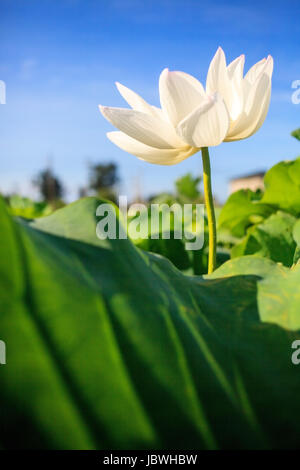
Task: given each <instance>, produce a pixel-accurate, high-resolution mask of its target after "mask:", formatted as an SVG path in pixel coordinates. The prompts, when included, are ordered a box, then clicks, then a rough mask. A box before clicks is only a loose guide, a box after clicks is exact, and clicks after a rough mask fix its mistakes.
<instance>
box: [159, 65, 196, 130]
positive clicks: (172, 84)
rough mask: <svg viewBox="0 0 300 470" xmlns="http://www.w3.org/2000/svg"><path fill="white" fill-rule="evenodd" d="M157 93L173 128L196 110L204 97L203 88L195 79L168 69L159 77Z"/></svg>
mask: <svg viewBox="0 0 300 470" xmlns="http://www.w3.org/2000/svg"><path fill="white" fill-rule="evenodd" d="M159 93H160V102H161V107H162V109H163V111H164V112H165V114H166V115H167V116H168V118H169V120H170V122H171V123H172V124H173V125H174V126H176V125H177V124H178V122H179V121H181V120H182V119H183V118H184V117H185V116H187V115H188V114H189V113H190V112H191V111H193V110H194V109H195V108H197V107H198V106H199V105H200V103H201V102H202V100H203V97H204V96H205V92H204V89H203V86H202V85H201V83H200V82H199V80H197V79H196V78H195V77H193V76H192V75H189V74H187V73H184V72H170V71H169V70H168V69H164V70H163V72H162V73H161V75H160V78H159Z"/></svg>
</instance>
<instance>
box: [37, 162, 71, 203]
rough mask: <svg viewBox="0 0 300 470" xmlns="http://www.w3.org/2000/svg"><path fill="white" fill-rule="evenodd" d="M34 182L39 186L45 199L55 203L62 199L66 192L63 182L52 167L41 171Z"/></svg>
mask: <svg viewBox="0 0 300 470" xmlns="http://www.w3.org/2000/svg"><path fill="white" fill-rule="evenodd" d="M32 183H33V185H34V186H36V187H37V188H38V190H39V192H40V195H41V197H42V198H43V200H44V201H47V202H50V203H53V202H55V201H58V200H60V199H61V198H62V196H63V194H64V187H63V184H62V183H61V181H60V180H59V179H58V177H57V176H55V175H54V173H53V172H52V170H51V169H50V168H47V169H46V170H42V171H40V173H39V174H38V175H37V176H36V177H35V178H34V180H33V182H32Z"/></svg>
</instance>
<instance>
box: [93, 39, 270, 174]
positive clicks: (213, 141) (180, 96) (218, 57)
mask: <svg viewBox="0 0 300 470" xmlns="http://www.w3.org/2000/svg"><path fill="white" fill-rule="evenodd" d="M243 67H244V56H240V57H238V58H237V59H235V60H234V61H233V62H231V64H229V65H228V66H226V60H225V55H224V52H223V50H222V49H221V48H219V49H218V50H217V52H216V54H215V56H214V58H213V60H212V61H211V64H210V66H209V70H208V75H207V83H206V91H205V90H204V88H203V86H202V84H201V83H200V82H199V81H198V80H197V79H196V78H194V77H192V76H191V75H189V74H187V73H184V72H170V71H169V70H168V69H165V70H163V72H162V73H161V75H160V79H159V93H160V102H161V109H160V108H157V107H155V106H151V105H150V104H148V103H147V102H146V101H145V100H143V98H141V97H140V96H139V95H137V94H136V93H135V92H133V91H132V90H129V89H128V88H126V87H125V86H123V85H121V84H120V83H117V84H116V85H117V88H118V90H119V92H120V93H121V95H122V96H123V98H124V99H125V100H126V101H127V103H128V104H129V105H130V106H131V108H132V109H124V108H111V107H106V106H100V110H101V112H102V114H103V116H104V117H105V118H106V119H107V120H108V121H109V122H111V124H113V125H114V126H115V127H117V128H118V129H119V130H120V131H119V132H118V131H117V132H109V133H108V134H107V137H108V138H109V139H110V140H111V141H112V142H113V143H115V144H116V145H117V146H118V147H120V148H121V149H123V150H125V151H126V152H129V153H131V154H133V155H135V156H137V157H138V158H140V159H141V160H146V161H148V162H150V163H156V164H160V165H174V164H176V163H179V162H180V161H182V160H184V159H186V158H188V157H190V156H191V155H193V154H194V153H196V152H198V151H199V150H200V149H201V148H203V147H211V146H216V145H219V144H220V143H221V142H223V141H232V140H239V139H244V138H246V137H249V136H250V135H252V134H254V132H256V131H257V130H258V129H259V127H260V126H261V125H262V123H263V121H264V119H265V117H266V114H267V111H268V107H269V101H270V94H271V76H272V69H273V59H272V58H271V57H270V56H269V57H268V58H267V59H263V60H262V61H260V62H258V63H257V64H255V65H254V66H253V67H252V68H251V69H250V70H249V72H248V73H247V74H246V76H245V77H244V78H243Z"/></svg>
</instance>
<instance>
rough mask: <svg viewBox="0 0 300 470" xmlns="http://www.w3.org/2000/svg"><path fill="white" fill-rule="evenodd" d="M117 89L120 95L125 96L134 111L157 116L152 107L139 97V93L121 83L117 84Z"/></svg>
mask: <svg viewBox="0 0 300 470" xmlns="http://www.w3.org/2000/svg"><path fill="white" fill-rule="evenodd" d="M116 87H117V88H118V91H119V93H120V95H122V96H123V98H124V100H125V101H127V103H128V104H129V106H131V107H132V109H135V110H136V111H141V112H143V113H146V114H151V115H155V112H154V110H153V109H152V106H151V105H150V104H149V103H147V102H146V101H145V100H144V99H143V98H142V97H141V96H140V95H138V94H137V93H135V92H134V91H132V90H130V89H129V88H127V87H126V86H124V85H122V84H121V83H119V82H116Z"/></svg>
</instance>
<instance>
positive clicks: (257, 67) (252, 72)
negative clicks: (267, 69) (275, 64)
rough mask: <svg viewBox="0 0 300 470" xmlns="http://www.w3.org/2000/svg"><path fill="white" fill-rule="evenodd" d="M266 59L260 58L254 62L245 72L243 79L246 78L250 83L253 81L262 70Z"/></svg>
mask: <svg viewBox="0 0 300 470" xmlns="http://www.w3.org/2000/svg"><path fill="white" fill-rule="evenodd" d="M266 60H267V59H262V60H260V61H259V62H257V63H256V64H254V65H253V66H252V67H251V68H250V69H249V70H248V72H247V73H246V75H245V80H247V81H248V82H249V83H250V84H252V83H254V82H255V80H256V79H257V77H258V76H259V74H260V73H261V72H262V70H263V68H264V66H265V64H266Z"/></svg>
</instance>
